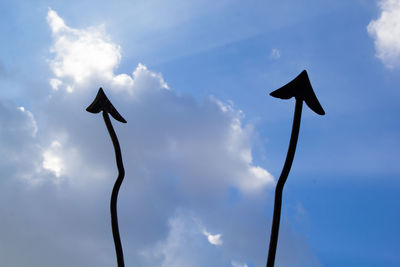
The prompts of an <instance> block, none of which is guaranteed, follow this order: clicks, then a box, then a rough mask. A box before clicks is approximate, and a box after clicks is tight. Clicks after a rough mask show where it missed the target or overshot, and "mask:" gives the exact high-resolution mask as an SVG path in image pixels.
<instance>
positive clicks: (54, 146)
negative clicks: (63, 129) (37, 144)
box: [43, 141, 64, 177]
mask: <svg viewBox="0 0 400 267" xmlns="http://www.w3.org/2000/svg"><path fill="white" fill-rule="evenodd" d="M60 152H61V144H60V143H59V142H57V141H53V142H52V143H51V146H50V147H49V148H48V149H47V150H45V151H44V153H43V168H45V169H47V170H49V171H51V172H53V173H54V174H55V175H56V177H60V175H61V173H62V171H63V170H64V163H63V161H62V158H61V156H60V155H59V154H60Z"/></svg>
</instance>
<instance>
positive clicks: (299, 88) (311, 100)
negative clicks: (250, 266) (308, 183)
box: [266, 70, 325, 267]
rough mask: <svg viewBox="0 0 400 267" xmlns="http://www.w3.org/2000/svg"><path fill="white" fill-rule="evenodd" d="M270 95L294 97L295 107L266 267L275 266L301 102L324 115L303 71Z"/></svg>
mask: <svg viewBox="0 0 400 267" xmlns="http://www.w3.org/2000/svg"><path fill="white" fill-rule="evenodd" d="M270 95H271V96H273V97H277V98H281V99H289V98H292V97H295V98H296V107H295V109H294V118H293V126H292V134H291V136H290V143H289V149H288V152H287V155H286V160H285V164H284V165H283V169H282V173H281V175H280V177H279V179H278V183H277V185H276V189H275V203H274V215H273V218H272V227H271V238H270V241H269V251H268V260H267V265H266V266H267V267H273V266H274V264H275V254H276V246H277V244H278V234H279V222H280V219H281V207H282V192H283V186H284V185H285V182H286V179H287V177H288V175H289V172H290V167H291V166H292V162H293V158H294V152H295V151H296V145H297V139H298V137H299V130H300V120H301V111H302V108H303V101H304V102H306V104H307V106H308V107H309V108H310V109H312V110H313V111H314V112H316V113H317V114H319V115H324V114H325V111H324V109H323V108H322V106H321V104H320V103H319V101H318V99H317V97H316V96H315V93H314V91H313V89H312V86H311V83H310V80H309V78H308V75H307V72H306V71H305V70H303V71H302V72H301V73H300V74H299V75H298V76H297V77H296V78H294V79H293V80H292V81H291V82H289V83H288V84H286V85H284V86H283V87H281V88H279V89H278V90H276V91H273V92H272V93H271V94H270Z"/></svg>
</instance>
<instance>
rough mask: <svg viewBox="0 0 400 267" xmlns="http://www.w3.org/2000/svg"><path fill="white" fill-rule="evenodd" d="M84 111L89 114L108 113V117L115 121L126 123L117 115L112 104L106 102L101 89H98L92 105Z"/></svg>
mask: <svg viewBox="0 0 400 267" xmlns="http://www.w3.org/2000/svg"><path fill="white" fill-rule="evenodd" d="M86 111H88V112H91V113H99V112H100V111H105V112H107V113H110V115H111V116H112V117H113V118H114V119H116V120H117V121H120V122H123V123H126V120H125V119H124V118H123V117H122V116H121V115H120V114H119V113H118V111H117V110H116V109H115V108H114V106H113V104H111V102H110V100H108V98H107V96H106V94H105V93H104V91H103V89H102V88H100V89H99V91H98V92H97V95H96V98H95V99H94V100H93V102H92V104H90V105H89V106H88V107H87V108H86Z"/></svg>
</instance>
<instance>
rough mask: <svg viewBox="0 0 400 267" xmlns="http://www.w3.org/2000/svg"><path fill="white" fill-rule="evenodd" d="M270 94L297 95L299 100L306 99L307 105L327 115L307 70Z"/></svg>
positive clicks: (284, 96) (283, 96) (278, 95)
mask: <svg viewBox="0 0 400 267" xmlns="http://www.w3.org/2000/svg"><path fill="white" fill-rule="evenodd" d="M270 95H271V96H273V97H277V98H281V99H289V98H291V97H295V98H296V99H297V100H304V101H305V102H306V104H307V106H308V107H309V108H310V109H311V110H313V111H314V112H315V113H317V114H319V115H325V111H324V109H323V108H322V106H321V104H320V103H319V101H318V99H317V97H316V95H315V93H314V90H313V88H312V86H311V83H310V79H309V78H308V75H307V71H305V70H303V71H302V72H301V73H300V74H299V75H298V76H297V77H296V78H294V79H293V80H292V81H290V82H289V83H288V84H286V85H284V86H282V87H281V88H279V89H277V90H275V91H273V92H272V93H270Z"/></svg>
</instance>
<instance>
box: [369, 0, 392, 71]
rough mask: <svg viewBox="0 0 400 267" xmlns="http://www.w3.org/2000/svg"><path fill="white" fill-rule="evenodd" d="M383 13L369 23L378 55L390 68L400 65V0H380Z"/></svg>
mask: <svg viewBox="0 0 400 267" xmlns="http://www.w3.org/2000/svg"><path fill="white" fill-rule="evenodd" d="M379 7H380V9H381V14H380V16H379V18H378V19H376V20H373V21H371V22H370V23H369V24H368V27H367V30H368V33H369V34H370V35H371V36H372V37H373V38H374V39H375V49H376V56H377V57H378V58H379V59H381V60H382V62H383V63H384V64H385V66H387V67H388V68H396V67H399V66H400V0H380V1H379Z"/></svg>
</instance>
